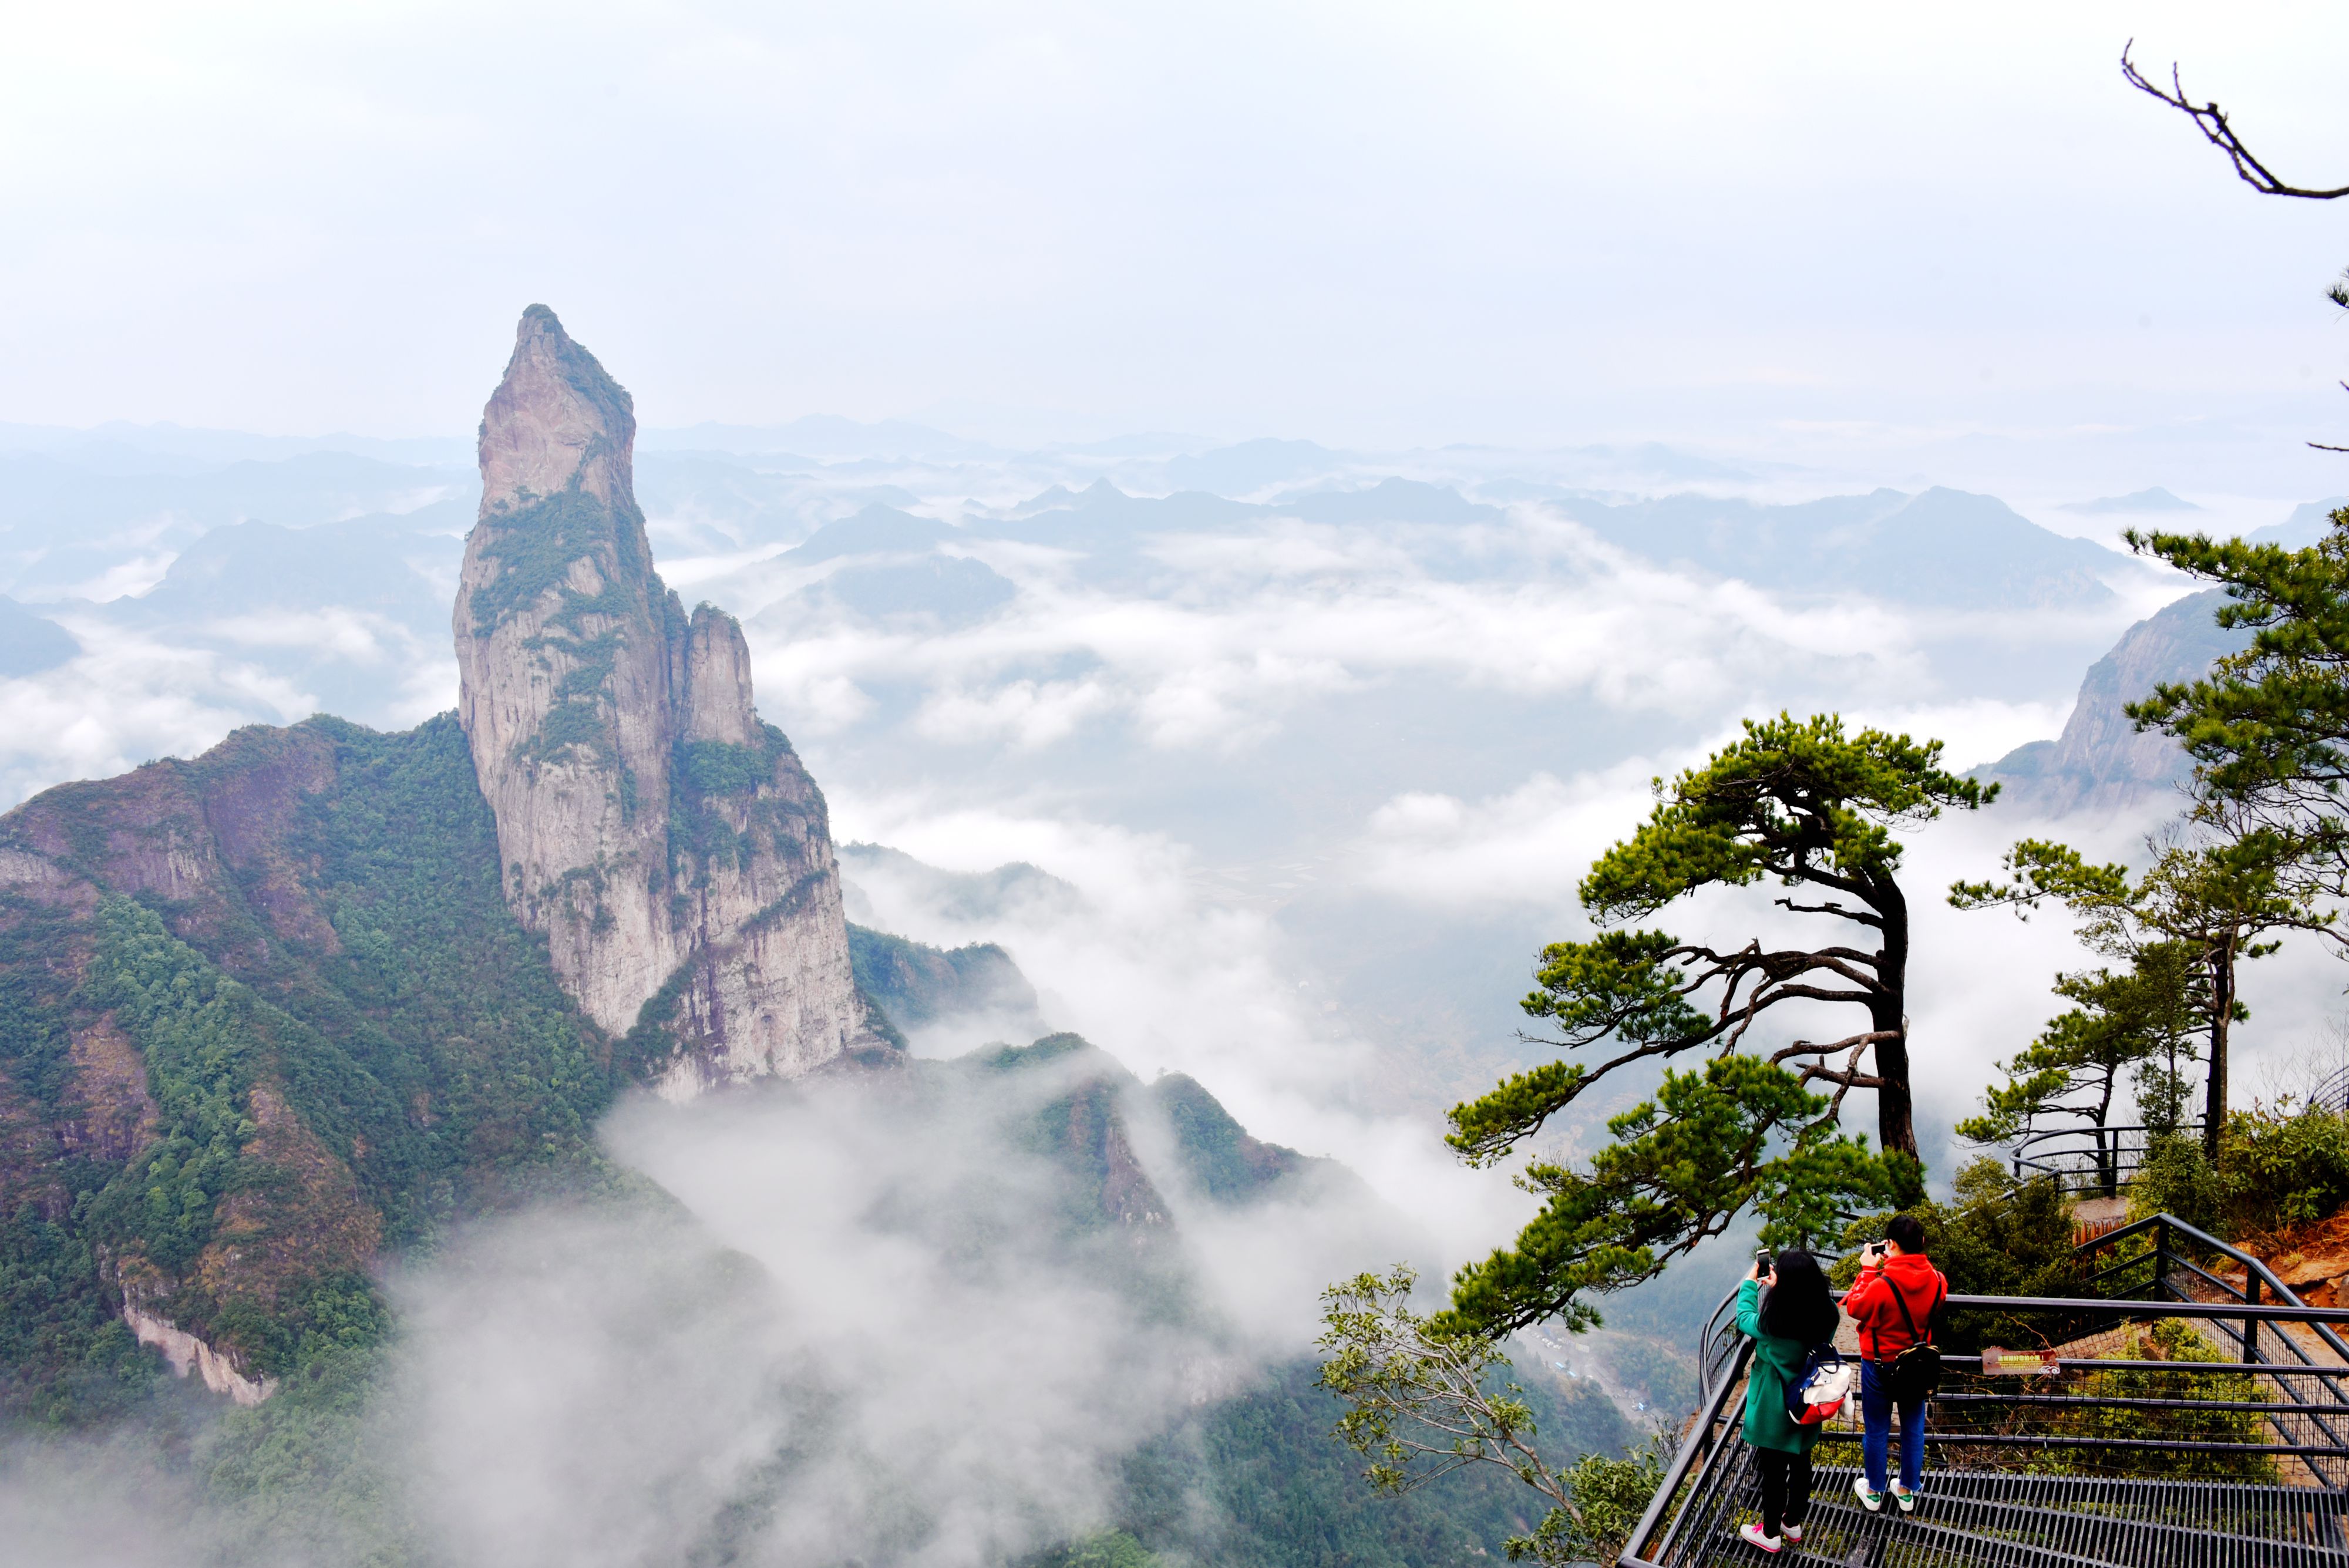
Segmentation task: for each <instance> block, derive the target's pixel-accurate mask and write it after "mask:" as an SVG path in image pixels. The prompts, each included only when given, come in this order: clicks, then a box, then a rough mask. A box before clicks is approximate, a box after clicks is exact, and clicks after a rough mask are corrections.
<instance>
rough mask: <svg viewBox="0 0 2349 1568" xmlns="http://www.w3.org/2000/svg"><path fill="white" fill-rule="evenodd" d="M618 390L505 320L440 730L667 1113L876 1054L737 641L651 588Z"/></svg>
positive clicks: (542, 315) (836, 893) (511, 860)
mask: <svg viewBox="0 0 2349 1568" xmlns="http://www.w3.org/2000/svg"><path fill="white" fill-rule="evenodd" d="M635 442H636V414H635V410H634V406H633V404H632V402H631V400H630V399H629V397H628V394H627V392H626V390H625V389H622V387H621V386H620V385H619V383H618V382H616V381H615V380H613V379H612V378H611V377H610V376H609V375H607V374H605V370H604V368H603V366H601V365H600V364H598V363H596V361H595V356H594V355H592V354H590V353H588V352H587V350H586V349H585V348H581V347H579V345H577V344H576V343H574V342H573V341H572V340H571V339H570V337H568V336H567V335H565V334H564V330H563V324H562V323H561V322H559V321H557V320H556V319H555V317H554V312H553V311H552V310H549V309H548V308H547V307H546V306H543V305H533V306H531V307H530V308H529V309H528V310H526V311H524V312H523V317H522V325H521V327H520V328H519V330H518V331H517V333H516V335H515V340H514V351H513V358H512V359H510V360H508V361H507V363H506V373H505V379H503V380H502V381H501V382H500V383H499V385H498V389H497V390H496V391H495V392H494V393H492V395H491V398H490V401H489V406H488V408H487V409H485V410H483V411H482V416H481V516H480V520H479V521H478V522H476V523H475V524H474V525H473V531H472V533H471V535H468V536H467V538H466V541H465V568H464V574H463V576H462V577H461V578H460V581H459V585H458V589H457V614H456V636H457V666H458V670H459V671H460V676H461V680H462V684H461V688H460V696H459V699H458V718H459V720H460V722H461V723H462V724H463V725H464V729H465V734H466V737H467V739H468V740H469V741H470V742H471V746H472V753H473V769H474V772H475V774H477V775H478V776H479V778H480V779H481V794H483V795H484V796H485V797H486V798H487V799H488V801H489V804H490V810H491V812H492V815H494V816H495V817H496V819H497V828H498V847H499V851H500V854H501V857H502V859H503V860H504V862H505V867H506V901H507V902H508V904H510V905H511V906H512V909H513V911H514V913H515V914H516V915H517V916H519V917H520V918H521V919H522V921H523V924H524V925H526V926H528V927H530V928H531V929H534V930H543V931H544V932H545V933H546V935H547V940H548V942H549V945H550V947H551V949H552V951H553V955H554V968H555V972H556V973H557V974H558V975H559V976H561V978H562V981H563V983H564V986H565V987H566V988H567V989H568V990H569V991H570V992H571V993H572V994H573V995H574V996H575V997H576V998H578V1000H579V1003H580V1005H581V1007H582V1008H583V1009H585V1012H587V1014H588V1016H590V1017H592V1018H594V1019H595V1021H596V1022H597V1023H600V1024H602V1025H603V1026H604V1027H605V1029H607V1030H609V1031H611V1032H613V1033H616V1034H619V1033H627V1032H628V1031H630V1030H631V1029H632V1028H635V1027H636V1026H637V1025H638V1024H640V1023H641V1024H642V1025H644V1028H643V1029H642V1030H641V1031H640V1032H639V1033H637V1034H636V1036H635V1037H634V1040H633V1042H632V1043H633V1044H636V1045H637V1046H638V1047H639V1048H641V1049H643V1050H645V1051H647V1052H649V1053H650V1054H651V1056H650V1059H649V1060H647V1062H646V1063H645V1066H646V1067H647V1069H648V1070H649V1071H650V1072H651V1073H652V1074H653V1075H655V1077H656V1080H657V1084H658V1085H659V1087H660V1088H661V1090H662V1092H663V1093H664V1094H667V1095H669V1096H672V1097H675V1098H684V1097H688V1096H691V1095H693V1094H695V1093H698V1091H699V1090H701V1089H702V1088H704V1087H707V1086H709V1085H714V1084H719V1083H724V1082H728V1081H731V1080H736V1079H742V1078H749V1077H755V1076H760V1075H767V1074H783V1075H792V1074H797V1073H802V1072H804V1071H806V1070H807V1069H808V1068H810V1067H812V1066H814V1065H816V1064H819V1063H821V1062H823V1061H826V1060H828V1059H830V1058H831V1057H833V1056H836V1055H838V1054H841V1053H842V1052H843V1051H845V1050H848V1049H850V1048H851V1047H853V1046H857V1045H863V1044H878V1043H879V1040H880V1036H879V1034H878V1033H877V1031H876V1029H875V1027H874V1018H873V1015H872V1013H871V1011H870V1009H869V1007H868V1006H867V1004H866V1002H864V997H863V996H862V995H861V994H860V993H859V992H858V991H857V989H856V982H855V980H854V975H853V974H852V973H851V971H850V968H849V958H848V926H847V919H846V916H845V915H844V913H843V909H842V903H841V894H840V875H839V870H838V868H837V867H836V866H835V864H834V862H833V848H832V835H831V829H830V826H829V825H828V823H827V821H826V818H825V813H824V805H823V795H822V794H820V793H818V791H817V789H816V787H815V784H814V781H813V780H812V779H810V778H809V777H808V774H807V770H806V769H805V768H803V767H802V766H801V765H800V760H799V758H798V756H797V755H795V754H794V753H792V748H791V743H790V742H788V741H786V740H785V739H784V738H783V734H782V732H781V731H780V730H777V729H775V728H774V727H773V726H771V725H770V724H766V723H762V722H761V721H760V719H759V716H758V714H757V713H756V712H755V711H753V710H752V708H751V706H750V649H748V647H747V646H745V644H744V642H743V640H742V630H741V628H740V627H739V626H737V625H736V624H735V622H734V619H733V618H732V617H730V616H729V615H727V614H725V613H724V612H723V611H720V610H718V609H716V608H713V607H710V606H709V605H703V606H702V607H700V608H698V609H697V610H695V611H694V612H693V615H692V616H691V618H688V617H687V616H686V614H685V611H684V607H683V606H682V605H680V604H679V603H678V597H677V596H676V595H675V594H673V593H671V592H669V591H668V590H667V587H664V586H663V585H662V583H661V580H660V577H659V576H658V575H657V573H655V572H654V570H653V566H652V552H651V549H650V548H649V546H648V545H647V542H646V539H645V524H644V514H643V513H642V512H640V511H638V510H637V507H636V493H635V489H634V483H633V478H632V472H631V467H632V458H633V452H634V447H635Z"/></svg>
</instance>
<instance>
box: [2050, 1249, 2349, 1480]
mask: <svg viewBox="0 0 2349 1568" xmlns="http://www.w3.org/2000/svg"><path fill="white" fill-rule="evenodd" d="M2146 1231H2151V1232H2152V1233H2153V1245H2154V1250H2153V1251H2151V1252H2149V1253H2145V1254H2142V1255H2141V1256H2142V1257H2143V1258H2146V1259H2150V1260H2151V1262H2152V1263H2153V1272H2154V1279H2153V1283H2154V1287H2155V1288H2156V1289H2157V1290H2168V1291H2169V1292H2171V1293H2174V1294H2175V1295H2177V1296H2178V1298H2179V1303H2180V1304H2181V1305H2184V1306H2189V1307H2191V1308H2194V1309H2196V1310H2194V1311H2191V1312H2179V1313H2178V1314H2177V1315H2179V1316H2189V1315H2190V1316H2200V1317H2240V1318H2243V1319H2244V1320H2245V1322H2244V1324H2243V1328H2242V1331H2241V1332H2240V1334H2236V1335H2235V1339H2236V1341H2237V1342H2238V1343H2239V1344H2240V1345H2241V1346H2242V1355H2243V1359H2244V1360H2245V1361H2247V1362H2257V1361H2258V1360H2259V1359H2260V1327H2259V1325H2260V1324H2262V1323H2304V1324H2307V1325H2308V1326H2309V1328H2310V1330H2311V1331H2312V1332H2313V1334H2315V1335H2316V1337H2317V1340H2318V1342H2319V1343H2320V1344H2322V1345H2323V1346H2324V1347H2325V1348H2326V1349H2328V1350H2330V1351H2332V1352H2333V1355H2337V1356H2339V1357H2340V1358H2341V1360H2342V1362H2343V1363H2344V1366H2343V1367H2342V1370H2341V1371H2340V1372H2339V1373H2335V1374H2331V1375H2328V1376H2323V1377H2322V1380H2321V1385H2320V1386H2322V1388H2323V1391H2324V1392H2325V1393H2326V1394H2327V1395H2329V1396H2330V1397H2332V1398H2333V1401H2334V1402H2335V1403H2342V1402H2344V1401H2349V1381H2344V1379H2349V1344H2344V1343H2343V1342H2342V1339H2341V1336H2340V1335H2339V1334H2335V1333H2333V1330H2332V1328H2331V1327H2330V1326H2328V1325H2329V1324H2335V1323H2342V1322H2349V1316H2344V1314H2343V1311H2342V1309H2340V1308H2338V1307H2333V1308H2324V1307H2310V1306H2304V1305H2302V1303H2301V1299H2300V1296H2299V1293H2297V1292H2295V1291H2293V1290H2292V1287H2291V1286H2289V1285H2287V1284H2285V1283H2284V1282H2283V1281H2282V1280H2281V1279H2278V1278H2277V1277H2276V1273H2275V1271H2274V1270H2272V1269H2271V1268H2269V1267H2268V1266H2267V1264H2265V1263H2263V1262H2261V1261H2260V1260H2259V1259H2257V1258H2255V1257H2253V1256H2252V1255H2251V1253H2249V1252H2246V1251H2242V1250H2241V1249H2240V1248H2239V1247H2231V1246H2230V1245H2228V1244H2227V1243H2226V1242H2224V1241H2220V1240H2219V1238H2217V1237H2216V1236H2213V1235H2211V1234H2210V1233H2209V1231H2203V1230H2200V1229H2199V1228H2197V1227H2195V1226H2193V1225H2189V1224H2188V1223H2187V1222H2186V1221H2185V1220H2180V1219H2179V1218H2178V1216H2176V1215H2175V1214H2168V1213H2163V1214H2149V1215H2147V1217H2146V1218H2144V1219H2142V1220H2133V1221H2131V1222H2130V1223H2128V1224H2127V1225H2124V1226H2122V1227H2120V1228H2119V1229H2118V1230H2116V1231H2107V1232H2106V1234H2104V1235H2102V1236H2098V1237H2096V1238H2095V1239H2094V1240H2093V1241H2088V1242H2086V1243H2085V1244H2084V1245H2083V1246H2082V1247H2080V1248H2079V1249H2078V1251H2081V1252H2083V1253H2094V1252H2097V1251H2103V1250H2104V1249H2105V1248H2106V1247H2109V1246H2111V1245H2112V1244H2113V1243H2114V1242H2116V1241H2126V1240H2127V1239H2128V1238H2130V1237H2132V1236H2137V1235H2141V1234H2143V1233H2144V1232H2146ZM2178 1236H2183V1237H2185V1238H2186V1239H2188V1240H2189V1241H2191V1242H2192V1243H2193V1244H2195V1245H2196V1246H2199V1247H2202V1248H2204V1249H2206V1250H2208V1251H2214V1252H2218V1253H2220V1254H2221V1255H2223V1256H2225V1257H2228V1258H2231V1259H2233V1260H2234V1261H2235V1262H2239V1263H2240V1264H2241V1265H2242V1266H2243V1285H2242V1287H2241V1288H2240V1289H2238V1288H2237V1287H2236V1286H2235V1284H2234V1283H2233V1282H2231V1281H2229V1280H2222V1279H2220V1278H2219V1277H2218V1276H2217V1275H2215V1274H2212V1273H2211V1272H2209V1270H2207V1269H2205V1268H2203V1267H2202V1266H2201V1265H2200V1264H2199V1263H2197V1262H2194V1260H2193V1259H2191V1258H2189V1257H2186V1256H2183V1255H2182V1254H2178V1253H2173V1252H2172V1251H2171V1250H2170V1241H2171V1239H2172V1238H2173V1237H2178ZM2130 1261H2132V1262H2135V1261H2137V1260H2130ZM2173 1262H2176V1263H2182V1264H2184V1265H2185V1267H2186V1268H2188V1269H2189V1270H2191V1271H2192V1272H2194V1273H2196V1274H2199V1275H2200V1276H2201V1277H2202V1278H2203V1279H2204V1280H2206V1281H2208V1282H2209V1283H2210V1284H2212V1285H2213V1286H2215V1287H2217V1288H2218V1289H2220V1290H2223V1291H2227V1292H2229V1293H2231V1294H2233V1295H2234V1296H2235V1297H2236V1298H2237V1299H2238V1301H2239V1302H2240V1303H2241V1304H2240V1306H2238V1307H2234V1308H2232V1309H2231V1310H2230V1311H2226V1312H2215V1311H2209V1310H2205V1309H2207V1308H2209V1307H2210V1306H2213V1305H2216V1304H2219V1303H2199V1302H2195V1301H2193V1299H2192V1298H2191V1297H2189V1296H2188V1295H2187V1294H2186V1293H2185V1292H2184V1291H2183V1290H2180V1289H2179V1288H2178V1287H2177V1286H2176V1285H2173V1284H2171V1283H2170V1282H2169V1277H2170V1270H2171V1265H2172V1263H2173ZM2110 1272H2113V1271H2112V1270H2109V1269H2107V1270H2106V1271H2104V1272H2101V1273H2099V1274H2098V1275H2097V1276H2096V1277H2097V1278H2098V1279H2102V1278H2104V1277H2105V1274H2106V1273H2110ZM2262 1286H2264V1287H2265V1288H2266V1291H2267V1295H2268V1302H2267V1303H2266V1304H2262V1303H2261V1302H2260V1301H2259V1294H2260V1289H2261V1287H2262ZM2174 1310H2175V1309H2173V1311H2174ZM2276 1338H2277V1339H2279V1340H2280V1341H2282V1345H2283V1348H2284V1349H2285V1350H2287V1351H2289V1352H2290V1353H2291V1355H2292V1357H2293V1358H2294V1359H2296V1360H2297V1361H2299V1362H2300V1363H2301V1365H2302V1366H2308V1367H2313V1366H2317V1365H2318V1363H2317V1362H2316V1360H2315V1359H2314V1358H2313V1356H2311V1355H2309V1354H2308V1352H2307V1350H2306V1349H2304V1348H2303V1347H2302V1345H2301V1343H2300V1342H2299V1341H2298V1340H2296V1339H2294V1338H2293V1337H2292V1335H2291V1334H2277V1335H2276ZM2275 1386H2276V1388H2277V1390H2278V1391H2279V1392H2280V1393H2282V1395H2283V1396H2284V1397H2285V1398H2287V1399H2289V1400H2290V1401H2291V1402H2292V1404H2294V1405H2296V1406H2299V1407H2302V1409H2303V1410H2308V1411H2309V1415H2310V1420H2311V1421H2312V1422H2313V1425H2314V1426H2315V1427H2316V1428H2317V1429H2318V1430H2319V1431H2321V1432H2323V1434H2324V1435H2325V1437H2326V1438H2329V1439H2331V1440H2332V1441H2333V1442H2334V1443H2336V1444H2341V1445H2342V1446H2343V1447H2344V1448H2349V1440H2344V1433H2343V1430H2342V1429H2341V1428H2339V1427H2337V1426H2335V1425H2334V1423H2333V1421H2332V1420H2331V1419H2328V1418H2327V1415H2329V1412H2328V1413H2327V1414H2325V1415H2320V1414H2317V1413H2316V1412H2314V1411H2313V1409H2311V1408H2310V1407H2311V1401H2310V1399H2309V1397H2308V1396H2307V1394H2306V1393H2305V1392H2304V1391H2303V1390H2302V1386H2300V1385H2299V1384H2298V1383H2296V1382H2285V1381H2282V1380H2278V1381H2277V1382H2276V1384H2275Z"/></svg>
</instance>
